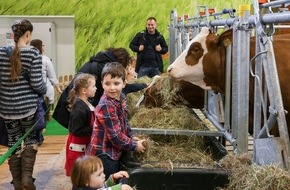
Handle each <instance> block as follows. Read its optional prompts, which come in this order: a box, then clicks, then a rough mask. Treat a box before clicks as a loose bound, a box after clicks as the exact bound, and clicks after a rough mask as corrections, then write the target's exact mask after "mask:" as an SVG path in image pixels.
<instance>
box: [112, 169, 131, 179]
mask: <svg viewBox="0 0 290 190" xmlns="http://www.w3.org/2000/svg"><path fill="white" fill-rule="evenodd" d="M124 177H125V178H129V174H128V172H126V171H119V172H117V173H114V174H113V175H112V178H113V180H114V181H118V180H119V179H121V178H124Z"/></svg>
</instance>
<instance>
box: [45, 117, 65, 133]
mask: <svg viewBox="0 0 290 190" xmlns="http://www.w3.org/2000/svg"><path fill="white" fill-rule="evenodd" d="M67 134H68V129H66V128H64V127H63V126H62V125H61V124H59V123H58V122H57V121H55V120H54V119H53V118H52V119H51V120H50V121H49V122H47V124H46V129H45V132H44V133H43V135H44V136H49V135H67Z"/></svg>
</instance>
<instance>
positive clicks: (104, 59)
mask: <svg viewBox="0 0 290 190" xmlns="http://www.w3.org/2000/svg"><path fill="white" fill-rule="evenodd" d="M116 61H118V60H117V59H116V58H115V56H114V55H113V54H112V53H111V52H109V51H101V52H99V53H97V55H96V56H92V57H91V58H90V61H89V62H87V63H85V64H84V65H83V66H82V67H81V69H80V70H79V71H78V73H88V74H92V75H94V76H95V77H96V87H97V91H96V94H95V96H94V97H93V98H92V99H91V100H90V102H91V104H92V105H93V106H94V107H95V106H96V105H97V104H98V102H99V100H100V98H101V96H102V95H103V93H104V89H103V87H102V83H101V74H102V70H103V68H104V66H105V64H106V63H110V62H116ZM73 83H74V79H73V80H72V81H71V82H70V83H69V85H68V86H67V87H66V88H65V90H64V91H63V92H62V94H61V96H60V98H59V100H58V102H57V105H56V107H55V110H54V112H53V115H52V117H53V118H54V119H55V120H56V121H57V122H58V123H60V124H61V125H62V126H64V127H65V128H68V122H69V116H70V112H69V111H68V109H67V106H68V102H67V99H68V95H69V92H70V91H71V89H72V88H73Z"/></svg>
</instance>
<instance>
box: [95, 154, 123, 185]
mask: <svg viewBox="0 0 290 190" xmlns="http://www.w3.org/2000/svg"><path fill="white" fill-rule="evenodd" d="M98 157H99V158H100V159H101V160H102V162H103V167H104V174H105V176H106V177H105V180H107V179H108V178H109V177H110V175H111V174H113V173H116V172H118V171H120V161H119V160H113V159H111V158H110V157H109V156H108V155H106V154H101V155H98Z"/></svg>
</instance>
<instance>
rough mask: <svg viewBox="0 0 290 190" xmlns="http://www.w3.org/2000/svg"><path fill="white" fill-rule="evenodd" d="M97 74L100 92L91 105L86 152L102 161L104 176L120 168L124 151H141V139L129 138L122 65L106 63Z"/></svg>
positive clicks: (130, 134)
mask: <svg viewBox="0 0 290 190" xmlns="http://www.w3.org/2000/svg"><path fill="white" fill-rule="evenodd" d="M101 77H102V78H101V79H102V87H103V88H104V94H103V96H102V97H101V100H100V102H99V103H98V105H97V106H96V108H95V116H96V118H95V123H94V128H93V133H92V137H91V142H90V143H89V145H88V147H87V150H86V154H87V155H94V156H98V157H99V158H100V159H101V160H102V162H103V165H104V173H105V176H106V177H107V176H110V175H111V174H113V173H116V172H118V171H119V170H120V159H121V154H122V152H123V151H124V150H125V151H137V152H139V153H143V152H144V151H145V147H144V146H143V145H142V142H143V141H145V140H144V139H143V140H141V139H139V138H137V137H133V133H132V130H131V127H130V125H129V121H128V109H127V100H126V96H125V95H124V94H123V93H122V89H123V88H124V87H125V85H126V82H125V78H126V73H125V68H124V67H123V66H122V65H121V64H120V63H117V62H113V63H108V64H106V65H105V67H104V69H103V71H102V75H101Z"/></svg>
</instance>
